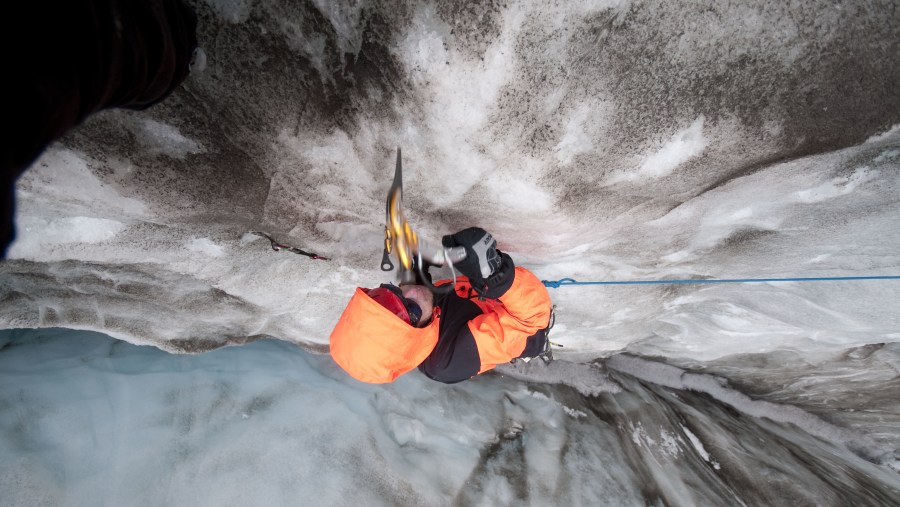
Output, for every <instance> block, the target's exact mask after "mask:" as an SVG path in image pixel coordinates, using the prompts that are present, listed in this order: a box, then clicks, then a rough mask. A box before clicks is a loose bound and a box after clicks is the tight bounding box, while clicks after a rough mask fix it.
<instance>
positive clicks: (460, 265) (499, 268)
mask: <svg viewBox="0 0 900 507" xmlns="http://www.w3.org/2000/svg"><path fill="white" fill-rule="evenodd" d="M442 243H443V245H444V246H445V247H447V248H452V247H463V248H465V250H466V258H465V259H463V260H461V261H459V262H457V263H455V264H454V267H456V269H458V270H459V271H460V272H461V273H462V274H464V275H466V277H468V278H469V282H471V284H472V287H473V288H474V289H475V291H476V292H478V294H479V295H482V296H484V297H499V294H498V295H489V294H488V292H489V289H491V288H492V287H494V286H498V287H497V288H500V287H499V286H500V285H504V286H505V287H504V288H503V289H502V292H506V289H508V288H509V284H511V283H512V279H511V278H510V280H509V283H508V284H507V283H506V281H507V280H506V278H509V276H502V275H507V274H508V275H512V270H513V269H514V268H515V266H513V264H512V259H510V258H509V256H508V255H505V254H503V253H502V252H500V251H499V250H497V241H496V240H495V239H494V237H493V236H491V235H490V234H489V233H488V232H487V231H485V230H484V229H482V228H480V227H469V228H468V229H463V230H461V231H459V232H457V233H456V234H451V235H447V236H444V237H443V240H442ZM504 261H507V262H504ZM505 264H509V269H505ZM507 271H508V272H509V273H506V272H507ZM501 278H502V280H501ZM490 292H496V291H490ZM502 292H501V293H502Z"/></svg>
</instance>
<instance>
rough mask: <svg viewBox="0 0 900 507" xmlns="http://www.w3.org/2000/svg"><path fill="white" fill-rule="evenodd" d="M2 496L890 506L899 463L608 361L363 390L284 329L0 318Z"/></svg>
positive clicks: (16, 500) (97, 500) (170, 501)
mask: <svg viewBox="0 0 900 507" xmlns="http://www.w3.org/2000/svg"><path fill="white" fill-rule="evenodd" d="M0 345H2V348H0V455H2V456H3V459H2V460H0V489H2V491H3V502H2V503H4V504H9V505H37V504H53V505H81V504H86V503H90V504H92V505H160V504H166V505H227V504H239V505H293V504H297V502H298V499H307V500H312V499H314V501H315V503H316V504H318V505H356V506H367V505H449V504H456V505H470V504H490V505H512V504H515V505H523V504H531V505H552V504H560V505H569V504H575V505H603V504H606V505H610V504H616V505H648V504H654V505H658V504H668V505H697V504H706V505H739V504H751V505H759V504H768V505H788V504H789V505H847V504H855V505H864V504H866V505H884V504H888V503H890V502H891V501H893V499H896V498H897V497H898V493H900V478H898V476H897V474H896V473H892V472H890V471H888V470H887V469H886V468H884V467H879V466H877V465H874V464H872V463H869V462H867V461H865V460H862V459H860V458H859V457H858V456H856V455H854V454H853V453H851V452H850V451H848V450H846V449H845V448H843V447H841V446H836V445H833V444H830V443H828V442H825V441H823V440H821V439H818V438H815V437H811V436H809V435H808V434H806V433H804V432H802V431H800V430H798V429H797V428H796V427H794V426H791V425H787V424H781V423H775V422H772V421H770V420H766V419H758V418H755V417H750V416H746V415H744V414H742V413H739V412H736V411H735V410H733V409H731V408H729V407H728V406H725V405H723V404H722V403H720V402H718V401H716V400H715V399H714V398H711V397H709V396H707V395H704V394H698V393H692V392H688V391H683V390H677V389H671V388H667V387H662V386H659V385H653V384H648V383H642V382H640V381H638V380H636V379H635V378H634V377H631V376H629V375H626V374H622V373H615V374H613V380H614V381H615V382H616V383H618V384H619V385H620V386H621V390H620V391H619V392H617V393H611V392H601V393H599V394H598V395H596V396H592V397H585V396H584V395H582V394H580V393H578V392H577V391H576V390H575V389H572V388H570V387H566V386H560V385H547V384H528V383H524V382H521V381H517V380H513V379H511V378H508V377H504V376H501V375H497V374H494V375H485V376H481V377H478V378H477V379H475V380H472V381H470V382H465V383H462V384H457V385H454V386H445V385H442V384H438V383H434V382H431V381H428V380H427V379H425V378H424V377H422V376H420V375H418V374H416V373H413V374H409V375H406V376H404V377H402V378H401V379H400V380H399V381H398V382H396V383H394V384H391V385H385V386H376V385H363V384H360V383H357V382H355V381H353V380H351V379H349V378H348V377H347V376H346V375H344V374H343V373H342V372H341V371H340V370H339V369H338V368H337V366H335V365H334V364H333V363H332V362H331V360H330V359H329V358H328V356H317V355H310V354H308V353H306V352H303V351H302V350H300V349H298V348H296V347H294V346H292V345H289V344H286V343H283V342H276V341H260V342H255V343H252V344H249V345H246V346H241V347H229V348H224V349H218V350H215V351H212V352H208V353H205V354H201V355H169V354H167V353H165V352H162V351H160V350H158V349H156V348H154V347H149V346H145V347H141V346H135V345H131V344H128V343H125V342H121V341H116V340H113V339H111V338H109V337H106V336H103V335H99V334H97V333H92V332H84V331H70V330H62V329H45V330H13V331H3V332H0Z"/></svg>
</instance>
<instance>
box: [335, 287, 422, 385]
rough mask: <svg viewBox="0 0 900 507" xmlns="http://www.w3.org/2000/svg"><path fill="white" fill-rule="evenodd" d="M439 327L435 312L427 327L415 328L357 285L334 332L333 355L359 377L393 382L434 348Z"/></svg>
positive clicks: (371, 380) (378, 382) (376, 382)
mask: <svg viewBox="0 0 900 507" xmlns="http://www.w3.org/2000/svg"><path fill="white" fill-rule="evenodd" d="M439 326H440V323H439V318H438V315H435V317H434V318H432V320H431V322H430V323H429V324H428V325H427V326H425V327H423V328H415V327H412V326H410V325H409V324H407V323H406V322H404V321H403V320H402V319H400V317H398V316H397V315H395V314H394V313H393V312H391V311H390V310H388V309H387V308H385V307H383V306H381V305H380V304H378V303H377V302H376V301H375V300H373V299H372V298H370V297H369V296H368V295H367V294H366V289H363V288H360V287H357V289H356V292H355V293H354V294H353V297H352V298H351V299H350V302H349V303H348V304H347V308H345V309H344V313H343V314H341V318H340V319H339V320H338V323H337V325H336V326H335V327H334V331H332V332H331V338H330V339H329V341H330V349H331V357H332V358H334V361H335V362H336V363H337V364H338V365H339V366H340V367H341V368H343V369H344V371H346V372H347V373H348V374H349V375H350V376H351V377H353V378H355V379H356V380H359V381H362V382H368V383H371V384H383V383H387V382H393V381H394V380H395V379H396V378H397V377H399V376H400V375H403V374H404V373H406V372H408V371H410V370H412V369H414V368H416V367H417V366H419V365H420V364H421V363H422V361H424V360H425V358H426V357H428V354H430V353H431V351H432V350H434V347H435V345H437V340H438V329H439Z"/></svg>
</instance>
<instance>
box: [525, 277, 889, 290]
mask: <svg viewBox="0 0 900 507" xmlns="http://www.w3.org/2000/svg"><path fill="white" fill-rule="evenodd" d="M848 280H900V276H830V277H817V278H725V279H716V278H699V279H688V280H628V281H620V282H579V281H578V280H575V279H574V278H562V279H559V280H541V283H543V284H544V286H545V287H548V288H551V289H557V288H559V287H562V286H563V285H668V284H678V283H693V284H700V283H773V282H832V281H848Z"/></svg>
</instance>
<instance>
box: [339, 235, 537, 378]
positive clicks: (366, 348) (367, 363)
mask: <svg viewBox="0 0 900 507" xmlns="http://www.w3.org/2000/svg"><path fill="white" fill-rule="evenodd" d="M443 244H444V246H445V247H459V246H461V247H464V248H465V250H466V257H465V259H464V260H463V261H461V262H457V263H456V264H455V268H456V269H457V270H458V271H459V272H460V273H462V274H463V275H464V276H462V277H457V278H456V285H455V287H454V290H448V291H444V292H441V291H436V292H432V291H431V290H429V288H428V287H427V286H426V285H425V284H424V282H423V281H422V280H418V281H417V282H418V283H417V284H415V285H412V284H410V285H401V286H399V287H397V286H394V285H390V284H382V285H381V286H380V287H377V288H374V289H364V288H361V287H358V288H357V289H356V292H355V293H354V294H353V297H352V298H351V299H350V302H349V303H348V304H347V307H346V308H345V309H344V313H343V314H342V315H341V318H340V320H339V321H338V323H337V326H335V328H334V331H333V332H332V333H331V339H330V342H331V355H332V357H333V358H334V360H335V362H337V364H338V365H340V366H341V368H343V369H344V370H345V371H346V372H347V373H348V374H350V376H352V377H353V378H355V379H357V380H360V381H362V382H369V383H385V382H392V381H394V380H395V379H396V378H397V377H399V376H400V375H403V374H404V373H407V372H409V371H411V370H413V369H414V368H416V367H418V368H419V370H420V371H421V372H422V373H424V374H425V375H426V376H428V377H429V378H431V379H433V380H437V381H439V382H444V383H448V384H449V383H454V382H460V381H463V380H466V379H468V378H471V377H473V376H475V375H477V374H479V373H483V372H485V371H487V370H490V369H492V368H493V367H494V366H496V365H497V364H501V363H506V362H509V361H511V360H513V359H515V358H532V357H536V356H538V355H540V354H541V353H543V352H544V351H545V350H546V348H547V328H548V325H549V323H550V314H551V303H550V296H549V294H548V293H547V289H546V288H544V286H543V284H542V283H541V281H540V280H538V279H537V277H535V276H534V275H533V274H532V273H531V272H529V271H528V270H526V269H525V268H522V267H516V266H515V265H514V264H513V260H512V259H511V258H510V256H509V255H507V254H505V253H503V252H501V251H500V250H498V249H497V242H496V241H495V240H494V239H493V237H492V236H491V235H490V234H488V233H487V232H486V231H485V230H484V229H480V228H477V227H471V228H468V229H465V230H463V231H460V232H458V233H456V234H453V235H448V236H444V238H443ZM425 272H426V273H427V270H425ZM429 281H430V280H429ZM452 283H453V281H452V280H443V281H439V282H437V283H436V284H435V285H436V286H437V287H442V286H445V285H446V284H452Z"/></svg>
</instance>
